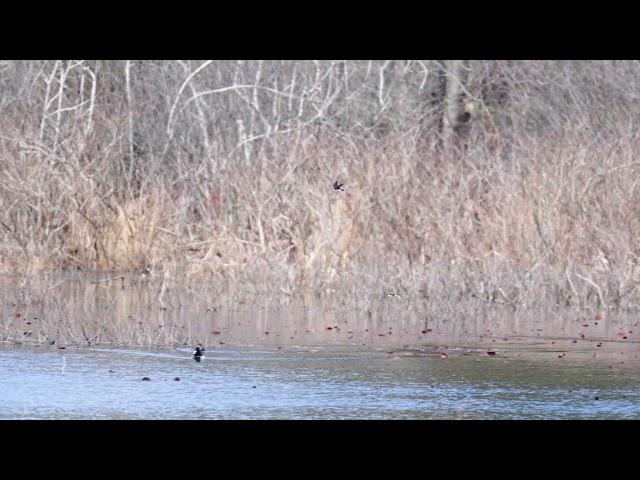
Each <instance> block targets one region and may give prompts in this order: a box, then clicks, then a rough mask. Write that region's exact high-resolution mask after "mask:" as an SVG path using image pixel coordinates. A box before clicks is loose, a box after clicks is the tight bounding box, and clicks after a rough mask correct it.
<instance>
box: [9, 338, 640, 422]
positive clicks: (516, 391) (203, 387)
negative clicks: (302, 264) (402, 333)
mask: <svg viewBox="0 0 640 480" xmlns="http://www.w3.org/2000/svg"><path fill="white" fill-rule="evenodd" d="M559 347H560V348H558V349H557V351H556V350H555V349H556V345H551V343H550V342H549V341H544V340H536V341H535V342H534V341H531V342H529V343H528V344H521V345H519V346H518V348H517V349H514V348H509V347H508V346H507V345H506V344H505V345H502V346H500V347H499V348H497V349H496V350H497V354H496V355H494V356H489V355H487V348H486V346H485V345H460V346H458V347H454V346H447V349H446V351H447V352H448V353H447V358H443V355H442V351H443V347H441V346H436V345H432V346H429V345H423V346H422V347H420V348H413V349H410V348H404V349H403V348H396V349H388V348H387V349H385V348H375V347H372V346H355V345H352V346H346V345H342V346H338V345H324V346H313V345H303V346H298V345H284V346H282V347H281V348H278V347H276V346H263V347H257V346H253V347H250V346H237V345H236V346H226V345H221V346H219V347H217V348H215V347H210V348H209V349H208V350H207V356H206V358H205V359H204V360H203V361H202V363H196V362H194V361H193V360H192V359H191V357H190V350H188V349H186V348H184V349H177V350H148V349H147V350H145V349H106V348H72V347H67V348H66V349H65V350H58V349H56V348H55V347H33V346H22V347H16V346H2V347H0V418H3V419H552V418H561V419H574V418H584V419H609V418H640V370H639V369H638V366H639V365H638V361H637V359H636V358H635V354H634V353H633V351H627V352H626V357H624V355H625V351H622V350H621V351H619V352H617V353H616V352H614V353H611V355H610V356H609V357H608V358H606V359H603V358H601V357H598V358H594V357H593V355H592V353H591V350H590V348H589V349H583V350H582V351H581V350H580V349H574V350H573V351H572V350H569V349H564V351H566V352H567V353H565V355H562V353H560V354H558V352H559V351H560V350H562V349H563V348H562V346H561V345H560V346H559ZM560 357H561V358H560ZM623 357H624V360H622V358H623ZM143 377H148V378H150V381H142V378H143ZM176 377H178V378H179V379H180V380H179V381H178V380H175V378H176Z"/></svg>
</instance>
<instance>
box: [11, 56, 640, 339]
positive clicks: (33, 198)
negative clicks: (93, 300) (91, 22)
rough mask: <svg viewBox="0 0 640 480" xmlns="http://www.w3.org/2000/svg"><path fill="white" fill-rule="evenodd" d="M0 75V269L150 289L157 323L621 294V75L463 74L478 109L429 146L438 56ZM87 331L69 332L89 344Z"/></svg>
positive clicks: (624, 303)
mask: <svg viewBox="0 0 640 480" xmlns="http://www.w3.org/2000/svg"><path fill="white" fill-rule="evenodd" d="M3 65H4V64H0V75H4V76H3V77H2V78H3V79H4V80H3V81H5V83H6V85H7V92H9V93H8V94H7V96H5V97H3V98H1V99H0V109H1V110H2V113H3V115H2V116H1V117H0V132H1V134H0V155H1V156H2V162H0V269H1V270H2V272H3V273H5V274H11V275H16V274H17V275H18V276H19V277H20V278H26V277H29V276H33V275H42V274H44V273H46V272H59V271H64V272H67V273H69V272H96V271H97V272H103V273H104V274H105V275H107V276H112V275H120V274H121V273H124V274H127V275H128V274H129V273H138V274H140V275H148V276H147V277H143V276H141V277H140V281H141V282H143V281H144V282H147V283H148V292H147V293H145V294H144V295H146V296H147V297H144V295H143V294H142V293H140V295H143V298H146V299H147V301H148V302H149V304H150V305H154V308H155V307H158V308H160V309H164V308H166V309H167V310H166V311H170V310H171V309H172V308H176V306H177V305H179V304H181V303H185V302H187V300H185V298H188V299H189V300H188V302H192V303H198V302H199V303H200V304H201V305H208V306H212V305H214V304H215V305H218V306H220V305H224V306H225V308H233V306H234V305H238V304H239V303H240V302H245V304H246V303H247V302H249V303H251V302H262V303H264V302H267V303H269V302H271V303H273V304H280V303H281V302H289V301H292V300H295V299H297V298H298V297H302V298H303V299H304V300H305V301H306V302H307V303H311V302H312V301H332V302H335V303H337V304H340V305H343V306H345V307H351V308H353V309H354V311H357V312H361V314H362V315H368V313H367V312H373V313H372V315H375V314H376V313H375V312H377V311H379V310H380V309H379V308H378V307H377V305H378V304H379V302H381V301H382V299H384V298H386V297H385V295H387V294H389V293H397V294H400V295H401V297H399V298H400V299H401V300H400V301H402V302H406V305H405V306H406V309H407V311H411V312H413V313H412V314H415V315H438V314H443V315H444V314H447V315H448V314H451V315H454V313H453V312H455V311H460V312H463V311H464V309H465V308H466V309H467V310H468V311H476V307H477V306H478V305H480V306H492V307H496V306H501V307H505V308H508V309H512V310H526V309H533V308H537V309H540V308H557V307H561V308H565V309H568V311H576V312H578V311H584V310H585V309H587V310H589V309H590V310H604V309H609V310H616V309H620V310H633V309H635V308H637V306H638V303H639V301H640V292H639V287H640V269H639V266H638V263H639V254H640V250H639V249H640V242H639V240H640V239H639V235H640V213H639V211H638V207H637V205H638V204H639V202H638V200H639V198H638V180H637V179H638V178H640V177H639V176H638V173H639V167H640V164H639V163H638V161H637V158H638V153H639V147H640V141H639V139H638V136H637V134H636V133H635V132H634V130H633V128H632V125H633V122H632V121H631V119H632V118H633V117H632V115H633V112H635V111H637V108H636V109H634V108H631V107H633V106H634V105H635V103H634V102H635V98H636V97H634V96H633V95H628V94H627V92H632V91H633V89H634V88H637V87H636V84H635V82H636V79H637V78H638V76H637V74H636V73H637V72H636V70H635V69H636V67H637V65H634V64H628V65H627V64H624V65H617V64H614V63H606V64H595V63H594V64H589V63H579V62H577V63H571V64H569V63H564V64H562V63H553V62H538V63H536V62H530V63H526V62H525V63H522V64H515V63H509V64H508V65H507V64H504V65H494V64H489V63H482V62H480V63H476V64H471V65H470V66H469V65H468V66H465V64H462V65H460V68H461V69H465V68H469V69H471V70H470V76H469V79H468V81H469V83H468V85H467V87H468V88H467V91H466V93H465V95H467V98H466V100H468V102H467V103H465V105H467V104H473V105H476V107H474V108H475V110H474V109H467V110H468V111H467V110H464V112H463V111H462V110H461V113H464V114H468V115H471V113H470V112H475V113H473V115H476V116H475V117H473V120H472V121H471V120H470V122H471V123H470V125H471V126H470V127H469V128H468V130H469V131H470V133H469V135H468V136H467V137H466V138H467V140H468V141H467V142H466V144H464V145H460V146H459V148H451V149H449V150H447V151H445V150H444V149H443V147H442V144H441V142H440V140H439V138H438V130H437V129H438V119H439V117H438V115H440V113H439V112H440V111H441V107H442V105H441V103H442V99H439V97H437V95H436V97H433V98H436V100H435V101H423V100H424V98H425V97H424V96H425V95H427V93H428V92H427V91H428V90H429V89H430V88H431V86H433V88H434V90H433V92H435V94H437V92H438V91H440V90H438V89H439V88H440V87H439V86H438V85H440V84H439V83H438V82H441V81H442V80H443V78H450V77H451V72H448V71H447V70H446V65H444V66H443V65H440V66H438V65H439V64H437V62H436V63H435V64H432V63H428V62H426V63H425V62H419V61H415V62H405V63H402V62H380V63H379V64H378V63H374V62H354V63H352V64H351V63H348V62H343V63H340V64H337V63H336V64H334V63H326V64H324V63H322V62H307V63H304V62H301V63H295V62H289V63H287V62H281V63H277V62H275V63H274V62H255V63H253V64H251V63H241V62H238V63H233V62H227V63H225V62H219V63H215V62H210V61H208V62H202V63H197V62H175V63H172V62H165V63H162V62H160V63H157V62H155V63H154V62H149V63H135V62H130V61H123V62H103V63H100V62H94V63H92V62H83V61H78V62H75V61H70V62H62V61H56V62H49V63H47V62H44V63H42V64H40V63H37V62H35V63H29V62H23V63H16V64H14V65H10V66H9V67H7V68H5V67H4V66H3ZM485 67H486V68H485ZM489 67H491V68H489ZM494 67H499V68H498V70H499V72H498V73H500V72H502V73H500V75H499V76H498V77H495V78H493V77H487V75H494V74H495V72H494V73H491V72H493V71H494V70H493V69H494ZM430 69H431V70H430ZM434 69H435V70H434ZM439 69H440V70H442V71H443V72H445V73H446V74H447V75H448V76H447V75H445V77H438V76H437V75H435V76H434V75H432V74H431V73H433V72H438V71H440V70H439ZM6 72H9V73H6ZM204 72H209V73H211V75H203V73H204ZM430 72H431V73H430ZM549 72H551V73H553V75H551V73H549ZM285 74H286V75H285ZM7 75H11V76H7ZM287 75H288V77H286V78H287V79H288V80H287V82H288V83H287V82H285V83H283V80H282V78H285V76H287ZM485 77H486V78H485ZM267 78H268V79H269V81H268V82H267ZM27 80H28V81H27ZM489 80H492V81H493V83H492V81H489ZM403 82H404V83H403ZM430 82H434V83H433V85H431V83H430ZM599 82H600V83H599ZM602 82H604V83H602ZM601 83H602V85H604V87H602V85H601ZM409 87H411V88H409ZM601 87H602V88H601ZM605 87H606V88H605ZM483 89H484V90H487V89H488V90H491V91H493V93H492V94H491V95H493V97H495V98H493V97H491V95H488V94H487V95H485V94H484V93H482V92H483V91H484V90H483ZM492 89H493V90H492ZM496 92H497V93H496ZM501 92H502V93H501ZM505 92H510V93H509V95H510V97H509V95H507V94H506V93H505ZM463 93H464V92H463V91H461V92H459V94H460V95H462V94H463ZM503 94H504V95H503ZM10 95H13V97H11V96H10ZM411 95H414V96H413V97H411V101H410V102H409V101H406V102H405V100H408V99H409V97H410V96H411ZM483 95H484V96H483ZM498 97H499V98H498ZM429 98H431V97H429ZM491 98H493V100H491ZM498 99H499V100H500V101H499V102H498ZM394 102H395V103H394ZM438 102H440V104H439V103H438ZM469 102H471V103H469ZM501 102H502V103H501ZM625 102H626V103H625ZM427 107H428V109H427V111H423V110H424V108H427ZM465 108H466V107H465ZM478 112H479V113H478ZM394 115H395V116H394ZM396 120H397V121H396ZM399 120H402V121H399ZM509 121H510V122H511V123H512V127H510V128H506V127H505V126H504V125H508V124H509ZM449 133H451V132H449ZM452 143H454V142H452ZM335 180H339V181H340V182H344V183H345V190H346V191H345V192H333V191H332V188H331V186H332V185H333V182H334V181H335ZM54 283H55V282H54ZM44 284H45V285H47V286H46V288H45V287H43V288H45V290H43V291H46V289H48V288H50V287H52V285H53V284H52V283H50V282H49V283H47V282H44ZM32 288H35V287H32ZM16 291H18V290H16ZM55 291H57V290H56V289H52V290H50V293H49V294H46V295H45V294H44V293H42V295H41V298H55V295H53V292H55ZM100 291H101V290H100ZM187 291H188V292H191V293H189V294H187V293H185V292H187ZM20 292H22V293H16V295H18V296H20V295H22V296H25V295H26V296H27V297H29V295H28V292H27V290H25V289H24V288H23V289H22V290H20ZM25 292H27V293H25ZM97 292H98V291H97ZM196 292H197V294H196ZM36 293H37V292H36V290H34V292H33V295H31V296H30V297H29V298H31V299H32V300H33V299H35V298H36V297H37V296H38V295H36ZM103 293H104V292H103ZM96 294H98V293H96ZM52 295H53V296H52ZM112 295H113V296H114V297H109V298H112V300H110V301H112V302H116V303H117V300H115V298H116V297H117V295H116V293H112ZM185 295H186V296H187V297H185ZM25 298H26V297H25ZM268 299H270V300H268ZM23 300H24V299H23ZM20 301H22V300H20ZM24 301H25V302H26V301H27V300H24ZM7 302H9V303H7V304H6V305H4V306H3V308H9V306H10V305H11V304H13V303H16V304H19V300H13V299H10V300H7ZM27 303H28V302H27ZM45 303H46V302H45ZM262 303H261V304H262ZM47 304H48V305H51V306H52V307H51V308H57V307H55V305H56V304H55V302H54V301H53V300H51V302H50V303H47ZM114 305H115V304H114ZM60 308H62V307H60ZM483 308H484V307H483ZM63 311H64V309H63V308H62V310H60V312H63ZM114 311H117V312H118V315H120V316H121V317H123V318H125V319H126V318H129V316H131V317H132V318H135V317H136V315H140V317H141V318H142V317H144V315H145V314H142V313H140V312H137V313H136V311H135V309H134V308H133V307H131V306H128V307H121V308H120V310H117V309H116V310H114ZM161 311H165V310H161ZM438 312H440V313H438ZM456 315H457V314H456ZM142 321H143V324H144V320H142ZM105 322H106V320H105ZM51 328H53V325H52V326H51ZM56 328H57V327H56ZM61 328H62V327H61ZM84 328H85V332H84V333H83V332H81V331H80V330H74V331H70V332H69V333H68V335H69V336H71V337H74V338H76V337H79V338H83V337H84V336H85V334H86V336H87V337H89V338H93V337H95V336H96V335H97V334H98V333H96V331H91V332H90V331H89V330H91V327H90V326H88V325H85V326H84ZM96 328H98V327H96ZM113 328H115V327H113V326H112V325H110V324H108V323H105V324H104V325H102V326H100V327H99V328H98V330H100V329H106V331H109V332H111V333H110V334H106V333H103V337H102V338H104V335H107V336H114V335H115V333H114V330H113ZM118 328H121V329H124V328H125V327H124V326H123V325H121V326H120V327H118ZM127 328H131V330H126V331H127V332H128V333H126V334H123V336H124V337H126V338H129V339H131V341H134V340H133V339H134V337H135V341H145V342H146V341H149V342H151V340H148V338H155V335H156V334H153V333H151V331H148V330H145V331H142V330H140V328H138V327H127ZM110 329H111V330H110ZM123 331H124V330H123ZM145 332H146V333H145ZM166 335H168V336H167V337H166V338H165V337H162V336H161V337H160V338H161V339H162V338H164V340H163V341H169V338H172V339H173V338H176V339H177V340H176V341H182V340H183V339H184V338H183V337H181V336H180V335H178V334H177V333H176V332H174V333H171V334H169V333H167V334H166ZM142 339H146V340H142Z"/></svg>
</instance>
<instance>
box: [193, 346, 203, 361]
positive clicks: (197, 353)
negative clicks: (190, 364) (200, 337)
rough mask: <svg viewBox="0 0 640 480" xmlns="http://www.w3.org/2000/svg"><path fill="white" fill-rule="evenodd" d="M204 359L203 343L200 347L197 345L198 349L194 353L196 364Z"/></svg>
mask: <svg viewBox="0 0 640 480" xmlns="http://www.w3.org/2000/svg"><path fill="white" fill-rule="evenodd" d="M202 357H204V347H203V346H202V344H201V343H199V344H198V345H196V349H195V350H194V351H193V359H194V360H195V361H196V362H199V361H200V360H202Z"/></svg>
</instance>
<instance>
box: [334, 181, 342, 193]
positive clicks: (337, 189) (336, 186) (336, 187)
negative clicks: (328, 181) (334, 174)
mask: <svg viewBox="0 0 640 480" xmlns="http://www.w3.org/2000/svg"><path fill="white" fill-rule="evenodd" d="M343 185H344V183H341V184H338V181H337V180H336V181H335V182H334V184H333V191H334V192H344V188H342V187H343Z"/></svg>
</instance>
